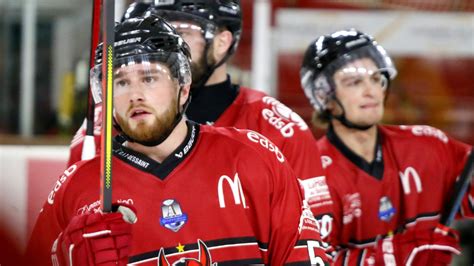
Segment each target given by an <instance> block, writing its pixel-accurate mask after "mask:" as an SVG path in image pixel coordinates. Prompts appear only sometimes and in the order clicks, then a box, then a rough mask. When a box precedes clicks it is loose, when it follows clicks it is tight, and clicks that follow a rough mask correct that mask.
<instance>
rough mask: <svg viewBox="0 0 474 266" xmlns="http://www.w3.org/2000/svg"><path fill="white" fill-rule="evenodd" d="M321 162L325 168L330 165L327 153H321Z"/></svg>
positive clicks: (330, 160)
mask: <svg viewBox="0 0 474 266" xmlns="http://www.w3.org/2000/svg"><path fill="white" fill-rule="evenodd" d="M321 164H322V165H323V168H327V167H328V166H330V165H331V164H332V159H331V157H329V156H327V155H322V156H321Z"/></svg>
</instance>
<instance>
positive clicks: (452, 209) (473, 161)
mask: <svg viewBox="0 0 474 266" xmlns="http://www.w3.org/2000/svg"><path fill="white" fill-rule="evenodd" d="M473 175H474V149H473V150H471V154H470V155H469V157H468V158H467V161H466V166H465V167H464V170H463V171H462V173H461V175H460V176H459V178H458V180H456V183H454V190H453V194H452V196H451V197H450V201H449V202H448V204H447V205H446V207H445V208H444V211H443V213H442V215H441V220H440V223H441V224H443V225H446V226H449V225H450V224H451V223H452V221H453V220H454V217H455V216H456V213H457V212H458V210H459V207H460V206H461V201H462V198H463V197H464V194H466V190H467V188H468V186H469V183H470V181H471V179H472V178H473Z"/></svg>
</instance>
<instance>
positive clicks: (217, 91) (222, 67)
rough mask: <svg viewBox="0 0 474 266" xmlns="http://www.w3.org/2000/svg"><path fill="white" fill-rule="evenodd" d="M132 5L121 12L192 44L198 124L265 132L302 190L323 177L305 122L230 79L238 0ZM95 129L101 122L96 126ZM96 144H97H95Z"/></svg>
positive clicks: (193, 108)
mask: <svg viewBox="0 0 474 266" xmlns="http://www.w3.org/2000/svg"><path fill="white" fill-rule="evenodd" d="M150 5H151V7H150V9H149V10H147V11H146V12H143V5H139V4H132V5H131V6H130V8H129V9H128V10H127V12H126V14H125V15H124V17H132V16H136V15H137V14H140V12H143V13H145V14H150V13H152V14H157V15H159V16H162V17H164V18H165V19H167V20H168V21H170V22H172V24H173V26H175V27H176V28H177V30H178V32H179V33H180V34H181V35H182V36H183V38H184V40H185V41H186V42H187V43H188V44H189V45H190V48H191V54H192V59H193V62H192V64H191V67H192V70H193V82H192V85H191V86H192V89H191V92H192V99H193V100H192V101H191V103H190V104H189V108H188V109H187V111H186V116H187V117H188V118H189V119H190V120H193V121H196V122H198V123H201V124H210V125H214V126H233V127H236V128H242V129H251V130H254V131H257V132H259V133H261V134H263V135H264V136H266V137H268V138H269V139H270V140H271V141H272V142H273V143H275V144H276V145H277V146H278V147H279V148H280V149H281V151H282V153H283V154H284V155H285V157H286V158H287V159H288V161H289V162H290V165H291V166H292V168H293V169H294V171H295V172H296V174H297V176H298V177H299V178H302V179H304V180H305V181H304V182H303V183H302V184H303V186H305V187H306V188H307V189H306V192H305V194H306V196H307V197H308V200H309V201H310V202H309V203H310V204H311V195H312V194H314V193H315V192H314V191H312V190H311V189H309V188H310V187H314V183H317V182H319V180H320V179H324V176H323V171H322V167H321V162H320V158H319V151H318V148H317V145H316V143H315V142H314V138H313V136H312V133H311V131H310V129H309V128H308V125H307V124H306V123H305V122H304V121H303V119H301V117H300V116H299V115H298V114H297V113H295V112H293V111H292V110H291V109H289V108H288V107H286V106H285V105H284V104H282V103H281V102H279V101H278V100H276V99H274V98H272V97H270V96H268V95H265V94H264V93H262V92H259V91H256V90H252V89H248V88H244V87H240V86H238V85H235V84H231V81H230V76H229V75H228V74H227V60H228V59H229V58H230V57H231V56H232V54H233V53H234V52H235V50H236V49H237V45H238V43H239V40H240V35H241V31H242V18H241V16H242V14H241V9H240V1H238V0H229V1H217V0H191V1H188V0H186V1H182V0H176V1H154V3H153V4H150ZM98 129H99V127H98ZM83 132H84V129H82V130H80V131H79V132H78V134H77V135H76V137H75V140H74V142H73V149H74V150H75V151H74V152H73V153H72V154H71V158H72V159H71V160H70V163H73V162H75V161H77V160H78V159H79V154H80V147H82V139H83V135H84V133H83ZM97 146H99V145H97Z"/></svg>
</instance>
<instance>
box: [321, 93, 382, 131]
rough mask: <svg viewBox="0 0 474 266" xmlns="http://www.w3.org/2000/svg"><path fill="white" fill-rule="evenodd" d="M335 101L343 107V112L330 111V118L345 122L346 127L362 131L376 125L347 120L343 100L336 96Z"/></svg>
mask: <svg viewBox="0 0 474 266" xmlns="http://www.w3.org/2000/svg"><path fill="white" fill-rule="evenodd" d="M334 101H335V102H336V103H337V104H338V105H339V106H340V107H341V110H342V114H340V115H332V114H331V113H329V118H330V119H332V118H335V119H337V120H338V121H339V122H341V124H343V125H344V126H345V127H347V128H351V129H356V130H361V131H365V130H368V129H369V128H371V127H373V126H374V125H375V124H372V125H366V126H362V125H357V124H356V123H353V122H351V121H349V120H347V118H346V110H345V109H344V106H342V104H341V102H340V101H339V99H337V98H336V97H334Z"/></svg>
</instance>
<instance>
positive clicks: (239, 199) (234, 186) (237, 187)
mask: <svg viewBox="0 0 474 266" xmlns="http://www.w3.org/2000/svg"><path fill="white" fill-rule="evenodd" d="M224 181H226V182H225V183H226V184H228V185H229V187H230V190H231V191H232V196H233V198H234V203H235V205H240V204H242V206H243V207H244V209H247V208H248V206H247V204H246V203H245V195H244V192H243V190H242V184H241V183H240V178H239V174H238V173H235V175H234V179H233V180H232V179H231V178H230V177H229V176H226V175H222V176H221V177H220V178H219V183H218V185H217V196H218V198H219V207H221V208H225V206H226V205H225V197H224V195H225V194H224Z"/></svg>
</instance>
